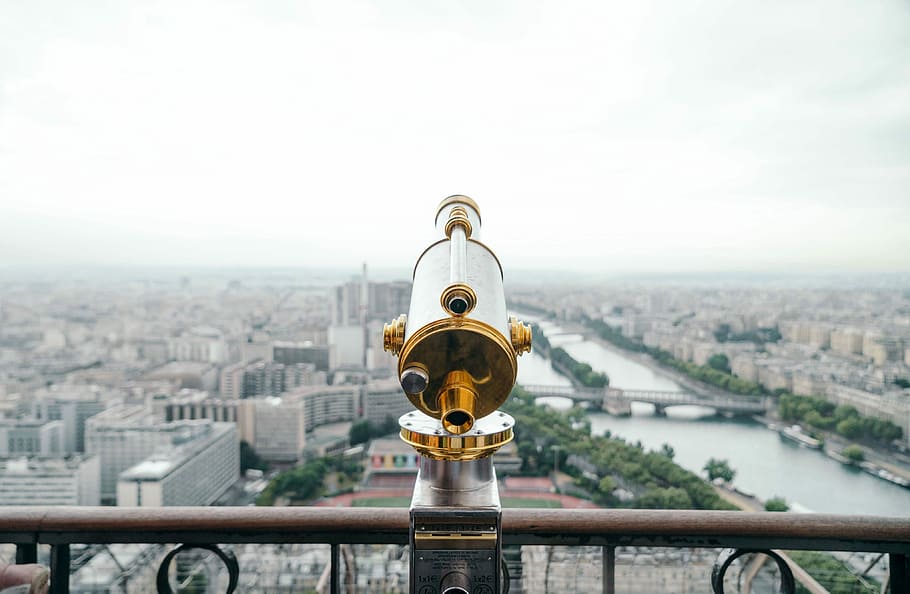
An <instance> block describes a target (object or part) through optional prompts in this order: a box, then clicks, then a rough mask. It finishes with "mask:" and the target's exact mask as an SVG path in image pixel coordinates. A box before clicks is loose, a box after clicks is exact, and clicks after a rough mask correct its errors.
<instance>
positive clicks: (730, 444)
mask: <svg viewBox="0 0 910 594" xmlns="http://www.w3.org/2000/svg"><path fill="white" fill-rule="evenodd" d="M522 317H523V318H524V319H525V320H528V319H529V318H530V319H532V320H533V319H534V316H529V315H523V316H522ZM534 321H536V320H534ZM539 323H540V326H541V328H542V330H543V331H544V333H545V334H546V335H547V338H548V340H549V341H550V343H551V344H552V345H553V346H560V347H562V348H564V349H565V350H566V351H567V352H568V353H569V354H570V355H572V356H573V357H574V358H575V359H577V360H578V361H583V362H585V363H588V364H590V365H591V366H592V367H593V368H594V369H595V370H596V371H603V372H606V373H607V374H608V375H609V376H610V384H611V385H613V386H616V387H619V388H626V389H630V390H631V389H640V390H647V389H652V390H680V389H681V388H680V387H679V386H678V385H677V384H676V383H675V382H673V381H672V380H670V379H668V378H667V377H664V376H663V375H660V374H659V373H656V372H654V371H652V370H651V369H650V368H648V367H646V366H644V365H641V364H640V363H638V362H636V361H633V360H632V359H630V358H627V357H625V356H624V355H623V354H621V353H620V352H617V351H614V350H612V349H608V348H606V347H604V346H602V345H600V344H598V343H596V342H591V341H586V340H584V339H583V338H582V337H581V336H579V335H577V334H574V335H573V334H565V333H563V332H562V330H561V329H560V328H559V327H558V326H555V325H552V324H549V323H547V322H539ZM518 381H519V383H524V384H545V385H569V381H568V380H567V379H566V378H565V377H563V376H562V375H560V374H558V373H556V372H555V371H553V369H552V368H551V367H550V364H549V361H548V360H547V359H544V358H543V357H541V356H540V355H538V354H536V353H535V352H533V351H532V352H531V353H527V354H525V355H524V356H523V357H521V358H520V359H519V364H518ZM540 400H541V401H546V402H544V403H546V404H549V405H551V406H553V407H554V408H563V409H564V408H567V407H569V406H571V401H569V400H567V399H563V398H552V399H544V398H542V399H540ZM652 413H653V407H652V406H651V405H648V404H640V403H633V405H632V416H631V417H612V416H610V415H607V414H606V413H600V412H592V413H590V414H589V415H588V416H589V418H590V420H591V429H592V431H593V432H594V433H595V434H602V433H603V432H604V431H607V430H609V431H611V432H612V433H613V435H616V436H618V437H622V438H623V439H625V440H626V441H629V442H633V443H634V442H636V441H641V443H642V445H643V446H644V447H645V448H646V449H649V450H654V449H659V448H660V447H661V445H662V444H665V443H666V444H669V445H670V446H672V447H673V449H674V450H675V451H676V457H675V458H674V459H675V460H676V462H677V463H679V464H680V465H681V466H683V467H685V468H687V469H688V470H691V471H693V472H695V473H698V474H702V470H701V469H702V468H703V467H704V465H705V462H707V460H708V459H709V458H712V457H713V458H722V459H726V460H728V461H729V463H730V466H731V467H732V468H733V469H734V470H736V478H735V481H734V482H735V483H736V486H737V487H738V488H739V489H741V490H743V491H747V492H750V493H754V494H755V495H756V496H758V497H760V498H761V499H769V498H771V497H774V496H781V497H784V498H785V499H786V500H787V502H788V503H789V504H790V506H791V508H793V509H794V511H814V512H827V513H842V514H873V515H884V516H910V489H904V488H901V487H899V486H897V485H892V484H891V483H888V482H886V481H883V480H881V479H877V478H875V477H872V476H869V475H867V474H865V473H863V472H860V471H858V470H854V469H851V468H848V467H845V466H843V465H842V464H840V463H838V462H836V461H834V460H832V459H830V458H828V457H827V456H825V455H824V454H823V453H821V452H819V451H814V450H808V449H805V448H801V447H799V446H797V445H795V444H793V443H791V442H789V441H784V440H782V439H781V438H780V436H779V435H778V434H777V432H775V431H771V430H769V429H767V428H766V427H765V426H764V425H762V424H760V423H757V422H755V421H752V420H745V419H739V420H737V419H726V418H722V417H717V416H714V415H713V411H712V410H711V409H706V408H702V407H677V408H671V409H668V410H667V416H666V417H655V416H653V414H652Z"/></svg>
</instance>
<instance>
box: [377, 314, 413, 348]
mask: <svg viewBox="0 0 910 594" xmlns="http://www.w3.org/2000/svg"><path fill="white" fill-rule="evenodd" d="M407 321H408V316H406V315H404V314H401V315H400V316H398V317H397V318H395V319H394V320H392V323H391V324H383V326H382V348H383V349H384V350H386V351H388V352H390V353H392V354H393V355H397V354H398V353H400V352H401V347H403V346H404V331H405V326H407Z"/></svg>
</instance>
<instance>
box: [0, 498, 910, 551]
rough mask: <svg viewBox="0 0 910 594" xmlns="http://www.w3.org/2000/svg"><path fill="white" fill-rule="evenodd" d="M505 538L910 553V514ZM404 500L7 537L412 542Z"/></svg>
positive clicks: (141, 512) (510, 529) (41, 525)
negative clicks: (375, 505)
mask: <svg viewBox="0 0 910 594" xmlns="http://www.w3.org/2000/svg"><path fill="white" fill-rule="evenodd" d="M502 518H503V519H502V528H503V539H504V542H505V543H507V544H566V545H575V546H578V545H610V546H623V545H639V546H641V545H653V546H670V547H685V546H692V547H737V548H792V549H813V550H842V551H869V552H879V551H880V552H892V553H901V554H908V553H910V518H905V517H885V516H867V515H837V514H801V513H772V512H735V511H701V510H678V511H677V510H638V509H634V510H633V509H556V510H553V509H524V508H522V509H511V508H508V509H504V510H503V513H502ZM407 536H408V510H407V509H404V508H328V507H161V508H127V507H62V506H61V507H0V542H8V543H17V544H29V543H44V544H67V543H87V544H89V543H117V542H135V543H178V542H179V543H202V542H205V543H212V542H217V543H240V542H248V543H291V542H299V543H309V542H319V543H328V544H339V543H351V544H360V543H391V544H397V543H401V544H404V543H406V542H407Z"/></svg>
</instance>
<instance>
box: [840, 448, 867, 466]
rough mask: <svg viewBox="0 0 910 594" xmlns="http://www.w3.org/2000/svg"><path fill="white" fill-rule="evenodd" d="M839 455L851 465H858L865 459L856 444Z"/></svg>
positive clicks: (861, 450)
mask: <svg viewBox="0 0 910 594" xmlns="http://www.w3.org/2000/svg"><path fill="white" fill-rule="evenodd" d="M841 454H842V455H843V456H844V458H846V459H847V460H849V461H850V462H851V463H853V464H859V463H860V462H862V461H863V460H865V459H866V456H865V454H863V448H861V447H859V446H858V445H856V444H853V445H848V446H847V447H845V448H844V450H843V451H842V452H841Z"/></svg>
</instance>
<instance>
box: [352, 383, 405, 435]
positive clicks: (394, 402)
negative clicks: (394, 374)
mask: <svg viewBox="0 0 910 594" xmlns="http://www.w3.org/2000/svg"><path fill="white" fill-rule="evenodd" d="M414 408H415V407H414V405H413V404H411V401H410V400H408V398H407V396H405V394H404V390H402V389H401V384H399V383H398V380H394V379H390V380H384V381H380V380H377V381H373V382H370V383H369V384H367V385H366V386H365V388H364V392H363V417H364V418H365V419H366V420H368V421H369V422H370V424H371V425H373V426H375V427H379V426H382V424H383V423H385V420H386V418H387V417H391V418H392V419H393V420H394V421H396V422H397V421H398V419H399V417H401V415H403V414H407V413H409V412H411V411H412V410H414Z"/></svg>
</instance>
